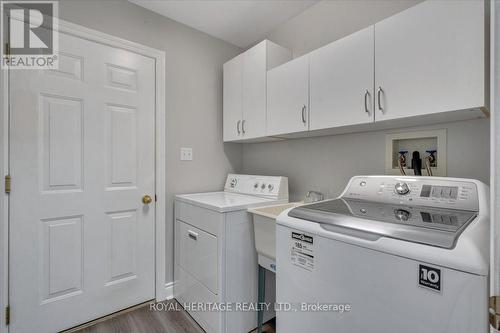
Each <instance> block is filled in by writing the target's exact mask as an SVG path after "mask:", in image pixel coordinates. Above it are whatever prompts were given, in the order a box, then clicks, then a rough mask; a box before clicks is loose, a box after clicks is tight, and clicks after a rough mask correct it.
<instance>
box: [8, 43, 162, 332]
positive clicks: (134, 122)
mask: <svg viewBox="0 0 500 333" xmlns="http://www.w3.org/2000/svg"><path fill="white" fill-rule="evenodd" d="M60 50H61V52H60V55H59V57H60V58H59V59H60V60H59V63H60V65H59V70H57V71H55V70H54V71H48V70H47V71H45V70H12V71H11V72H10V104H11V110H10V121H11V123H10V140H11V141H10V142H11V159H10V161H11V165H10V167H11V175H12V184H13V185H12V192H11V196H10V277H9V281H10V282H9V283H10V305H11V311H12V315H11V326H10V329H11V331H10V332H13V333H17V332H23V333H24V332H39V333H43V332H56V331H60V330H62V329H66V328H69V327H72V326H75V325H78V324H81V323H84V322H86V321H89V320H92V319H95V318H97V317H100V316H103V315H106V314H109V313H112V312H115V311H118V310H120V309H123V308H126V307H129V306H132V305H134V304H137V303H141V302H144V301H147V300H150V299H153V298H154V296H155V294H154V290H155V289H154V219H155V211H154V202H153V203H151V204H149V205H146V204H143V203H142V202H141V198H142V197H143V195H150V196H151V197H152V198H153V200H154V193H155V188H154V179H155V169H154V160H155V148H154V128H155V127H154V109H155V105H154V89H155V81H154V80H155V79H154V77H155V74H154V70H155V63H154V60H153V59H150V58H147V57H144V56H141V55H138V54H135V53H132V52H128V51H125V50H122V49H117V48H112V47H109V46H105V45H103V44H99V43H95V42H91V41H88V40H85V39H81V38H77V37H73V36H69V35H66V34H63V33H61V34H60Z"/></svg>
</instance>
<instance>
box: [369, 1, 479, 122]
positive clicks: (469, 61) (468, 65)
mask: <svg viewBox="0 0 500 333" xmlns="http://www.w3.org/2000/svg"><path fill="white" fill-rule="evenodd" d="M484 31H485V25H484V2H483V1H425V2H423V3H420V4H418V5H416V6H414V7H412V8H409V9H407V10H405V11H403V12H401V13H399V14H396V15H394V16H392V17H390V18H387V19H385V20H384V21H381V22H380V23H377V24H375V80H376V81H375V82H376V83H375V93H376V96H375V97H376V103H375V108H376V115H375V119H376V120H377V121H378V120H388V119H396V118H403V117H412V116H420V115H426V114H436V113H441V112H446V111H454V110H463V109H472V108H480V107H483V106H485V105H486V103H485V58H484V56H485V35H484Z"/></svg>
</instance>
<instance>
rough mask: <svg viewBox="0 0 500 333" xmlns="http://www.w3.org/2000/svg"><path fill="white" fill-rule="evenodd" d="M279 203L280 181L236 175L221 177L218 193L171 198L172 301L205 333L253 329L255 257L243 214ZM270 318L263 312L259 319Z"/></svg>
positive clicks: (283, 192)
mask: <svg viewBox="0 0 500 333" xmlns="http://www.w3.org/2000/svg"><path fill="white" fill-rule="evenodd" d="M285 202H288V179H287V178H286V177H272V176H255V175H238V174H229V175H228V176H227V179H226V183H225V186H224V190H223V191H217V192H208V193H194V194H182V195H176V196H175V255H174V263H175V264H174V296H175V298H176V299H177V300H178V301H179V303H180V304H181V305H182V306H184V308H185V310H186V311H187V312H189V314H190V315H191V316H192V317H193V318H194V319H195V320H196V321H197V322H198V324H199V325H200V326H201V327H202V328H203V329H204V330H205V331H206V332H209V333H225V332H227V333H247V332H249V331H251V330H253V329H254V328H255V327H257V312H256V311H254V309H253V308H251V306H253V305H254V304H255V303H256V302H257V281H258V264H257V252H256V250H255V242H254V231H253V223H252V217H251V214H250V213H248V212H247V209H248V208H250V207H256V206H265V205H271V204H278V203H285ZM269 285H270V286H272V285H273V284H269ZM266 294H267V295H274V289H272V290H268V292H267V293H266ZM267 301H268V302H271V303H273V302H274V296H273V298H272V299H267ZM238 307H240V308H238ZM243 307H246V308H245V309H243ZM270 310H271V309H270ZM272 316H274V311H266V312H265V316H264V318H265V319H266V320H268V319H271V318H272Z"/></svg>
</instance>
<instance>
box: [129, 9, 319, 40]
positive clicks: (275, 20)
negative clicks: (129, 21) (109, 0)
mask: <svg viewBox="0 0 500 333" xmlns="http://www.w3.org/2000/svg"><path fill="white" fill-rule="evenodd" d="M129 1H130V2H133V3H135V4H137V5H139V6H141V7H144V8H147V9H149V10H152V11H154V12H156V13H158V14H161V15H163V16H166V17H168V18H171V19H173V20H175V21H178V22H181V23H183V24H185V25H188V26H190V27H192V28H195V29H197V30H200V31H203V32H205V33H207V34H209V35H212V36H214V37H217V38H220V39H222V40H224V41H226V42H229V43H231V44H234V45H237V46H239V47H241V48H247V47H249V46H251V45H253V44H254V43H256V42H258V41H260V40H262V39H264V38H265V36H266V35H267V33H269V32H270V31H272V30H273V29H274V28H276V27H277V26H278V25H279V24H281V23H283V22H285V21H286V20H288V19H290V18H292V17H293V16H295V15H297V14H299V13H301V12H302V11H304V10H305V9H307V8H308V7H310V6H312V5H313V4H315V3H317V2H318V1H319V0H129Z"/></svg>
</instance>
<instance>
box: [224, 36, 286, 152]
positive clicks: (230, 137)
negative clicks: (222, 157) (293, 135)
mask: <svg viewBox="0 0 500 333" xmlns="http://www.w3.org/2000/svg"><path fill="white" fill-rule="evenodd" d="M290 59H291V53H290V51H289V50H287V49H285V48H283V47H281V46H279V45H277V44H275V43H273V42H270V41H268V40H264V41H262V42H260V43H259V44H257V45H256V46H254V47H252V48H251V49H249V50H248V51H246V52H244V53H242V54H240V55H239V56H237V57H236V58H234V59H232V60H230V61H228V62H227V63H225V64H224V83H223V85H224V88H223V100H224V101H223V108H224V111H223V122H224V126H223V127H224V141H226V142H227V141H241V140H249V139H255V138H261V137H264V136H265V135H266V98H267V97H266V95H267V92H266V91H267V70H268V69H270V68H272V67H274V66H278V65H280V64H282V63H285V62H287V61H288V60H290Z"/></svg>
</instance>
